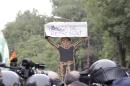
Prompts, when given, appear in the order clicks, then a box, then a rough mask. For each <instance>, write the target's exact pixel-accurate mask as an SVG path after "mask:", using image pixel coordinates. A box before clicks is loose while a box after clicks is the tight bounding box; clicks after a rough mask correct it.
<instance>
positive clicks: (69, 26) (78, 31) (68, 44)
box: [45, 22, 88, 75]
mask: <svg viewBox="0 0 130 86" xmlns="http://www.w3.org/2000/svg"><path fill="white" fill-rule="evenodd" d="M45 36H46V39H47V40H48V42H49V43H50V44H51V45H53V46H54V47H55V48H56V49H57V50H58V51H59V54H60V58H59V64H60V67H59V71H60V73H61V74H60V75H64V74H65V73H66V72H67V71H66V70H68V69H70V70H69V71H71V70H74V69H75V57H74V55H75V50H76V49H77V48H78V45H79V44H80V43H82V42H83V41H84V38H86V37H88V31H87V22H50V23H48V24H45ZM53 37H58V38H60V42H59V43H58V44H55V43H54V42H53V41H52V39H51V38H53ZM70 37H80V38H81V39H80V40H79V41H77V42H75V43H73V42H72V40H71V38H70ZM68 65H69V68H68Z"/></svg>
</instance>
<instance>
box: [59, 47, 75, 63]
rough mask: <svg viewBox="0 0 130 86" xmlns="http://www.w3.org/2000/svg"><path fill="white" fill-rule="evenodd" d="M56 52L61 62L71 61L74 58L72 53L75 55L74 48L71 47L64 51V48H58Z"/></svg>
mask: <svg viewBox="0 0 130 86" xmlns="http://www.w3.org/2000/svg"><path fill="white" fill-rule="evenodd" d="M58 51H59V54H60V61H61V62H67V61H73V57H74V53H75V48H74V46H72V47H70V48H68V49H65V48H63V47H61V46H59V48H58Z"/></svg>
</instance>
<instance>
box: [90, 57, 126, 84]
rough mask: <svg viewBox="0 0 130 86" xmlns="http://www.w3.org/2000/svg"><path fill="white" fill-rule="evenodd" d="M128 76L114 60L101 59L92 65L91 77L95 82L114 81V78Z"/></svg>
mask: <svg viewBox="0 0 130 86" xmlns="http://www.w3.org/2000/svg"><path fill="white" fill-rule="evenodd" d="M125 76H127V74H126V72H125V71H124V70H122V69H121V68H119V67H118V66H117V65H116V63H115V62H114V61H111V60H108V59H101V60H98V61H96V62H95V63H93V64H92V65H91V67H90V78H91V81H92V82H94V83H108V84H109V83H110V84H111V83H112V81H113V80H115V79H119V78H122V77H125Z"/></svg>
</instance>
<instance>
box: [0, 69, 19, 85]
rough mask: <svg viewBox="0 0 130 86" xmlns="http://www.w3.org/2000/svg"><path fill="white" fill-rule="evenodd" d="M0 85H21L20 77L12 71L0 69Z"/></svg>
mask: <svg viewBox="0 0 130 86" xmlns="http://www.w3.org/2000/svg"><path fill="white" fill-rule="evenodd" d="M0 86H21V82H20V77H19V76H18V75H17V74H16V73H15V72H13V71H7V70H2V71H1V73H0Z"/></svg>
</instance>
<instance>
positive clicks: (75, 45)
mask: <svg viewBox="0 0 130 86" xmlns="http://www.w3.org/2000/svg"><path fill="white" fill-rule="evenodd" d="M86 40H87V37H82V38H81V39H80V40H79V41H77V42H75V43H74V47H75V48H77V47H78V46H79V44H81V43H82V42H85V41H86Z"/></svg>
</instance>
